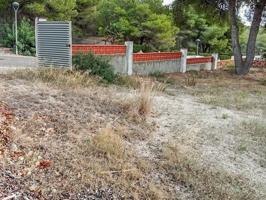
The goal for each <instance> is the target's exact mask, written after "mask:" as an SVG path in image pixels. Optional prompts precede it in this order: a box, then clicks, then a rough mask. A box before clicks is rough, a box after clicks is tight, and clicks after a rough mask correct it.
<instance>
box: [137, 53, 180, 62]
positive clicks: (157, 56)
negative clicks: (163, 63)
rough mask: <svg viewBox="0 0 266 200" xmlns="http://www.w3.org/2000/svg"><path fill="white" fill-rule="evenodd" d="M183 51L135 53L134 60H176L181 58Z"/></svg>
mask: <svg viewBox="0 0 266 200" xmlns="http://www.w3.org/2000/svg"><path fill="white" fill-rule="evenodd" d="M181 56H182V53H180V52H176V53H174V52H162V53H160V52H155V53H134V55H133V60H134V62H143V61H155V60H158V61H160V60H176V59H180V58H181Z"/></svg>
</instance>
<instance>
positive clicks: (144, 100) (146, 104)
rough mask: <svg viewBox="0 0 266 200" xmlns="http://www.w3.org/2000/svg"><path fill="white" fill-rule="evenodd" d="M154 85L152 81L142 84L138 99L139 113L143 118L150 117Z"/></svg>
mask: <svg viewBox="0 0 266 200" xmlns="http://www.w3.org/2000/svg"><path fill="white" fill-rule="evenodd" d="M153 88H154V84H153V82H151V81H144V82H142V84H141V88H140V93H139V98H138V112H139V114H140V115H141V116H144V117H146V116H148V115H149V114H150V113H151V111H152V98H153V94H152V91H153Z"/></svg>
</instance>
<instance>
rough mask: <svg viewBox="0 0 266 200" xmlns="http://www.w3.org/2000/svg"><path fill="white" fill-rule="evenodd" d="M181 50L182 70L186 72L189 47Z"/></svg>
mask: <svg viewBox="0 0 266 200" xmlns="http://www.w3.org/2000/svg"><path fill="white" fill-rule="evenodd" d="M180 51H181V53H182V57H181V67H180V72H182V73H186V71H187V49H181V50H180Z"/></svg>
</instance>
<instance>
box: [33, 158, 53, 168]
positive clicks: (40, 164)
mask: <svg viewBox="0 0 266 200" xmlns="http://www.w3.org/2000/svg"><path fill="white" fill-rule="evenodd" d="M51 166H52V161H51V160H41V161H39V162H37V168H39V169H47V168H49V167H51Z"/></svg>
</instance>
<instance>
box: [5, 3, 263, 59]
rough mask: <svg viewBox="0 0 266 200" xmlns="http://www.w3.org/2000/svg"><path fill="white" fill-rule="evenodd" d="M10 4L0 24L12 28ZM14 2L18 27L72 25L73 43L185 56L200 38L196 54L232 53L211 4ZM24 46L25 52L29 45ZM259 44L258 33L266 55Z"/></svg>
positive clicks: (223, 20)
mask: <svg viewBox="0 0 266 200" xmlns="http://www.w3.org/2000/svg"><path fill="white" fill-rule="evenodd" d="M12 2H13V0H0V24H1V23H9V24H11V23H12V18H13V11H12V8H11V3H12ZM18 2H19V3H20V5H21V6H20V10H19V22H20V21H21V19H22V17H23V16H24V17H26V18H28V19H31V23H32V24H33V21H34V18H35V17H36V16H39V17H46V18H48V19H50V20H72V22H73V30H74V33H73V37H74V38H87V37H89V36H103V37H104V38H105V39H106V40H107V41H108V42H111V43H123V42H124V41H125V40H132V41H134V52H138V51H143V52H146V51H165V50H178V49H180V48H188V49H189V52H191V53H194V52H196V39H200V40H201V42H200V53H201V54H210V53H213V52H217V53H219V54H222V57H226V58H228V57H230V56H231V54H232V50H231V44H230V42H231V41H230V27H229V22H228V17H227V14H225V13H226V12H221V9H219V8H215V7H214V4H215V2H217V1H210V2H213V4H207V3H206V4H203V3H202V2H203V1H201V0H193V1H186V0H182V1H181V0H176V1H174V3H173V6H164V5H163V0H52V1H51V0H35V1H32V0H27V1H26V0H18ZM188 2H189V3H188ZM217 13H219V15H217ZM3 20H4V22H3ZM240 31H241V44H242V46H243V49H244V50H245V43H246V40H247V35H248V30H247V28H242V29H241V30H240ZM7 32H9V33H10V34H9V36H8V38H7V39H5V40H9V42H5V44H7V46H13V45H14V44H13V43H12V41H13V39H12V38H13V35H12V34H11V29H10V30H9V31H7ZM25 37H26V38H32V31H29V34H27V35H26V36H25ZM23 40H24V39H23ZM26 41H28V39H26ZM31 41H33V40H31ZM23 43H24V42H23ZM28 43H29V48H31V47H32V42H27V44H28ZM265 43H266V41H265V33H264V32H263V31H261V32H260V35H259V36H258V42H257V47H258V49H259V50H260V51H263V52H264V51H266V50H265ZM24 47H25V48H27V45H24V44H23V45H22V47H21V49H24ZM22 51H23V52H25V50H22ZM27 51H28V52H27ZM27 51H26V53H23V54H32V53H33V52H34V51H33V49H28V50H27ZM29 52H30V53H29Z"/></svg>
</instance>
